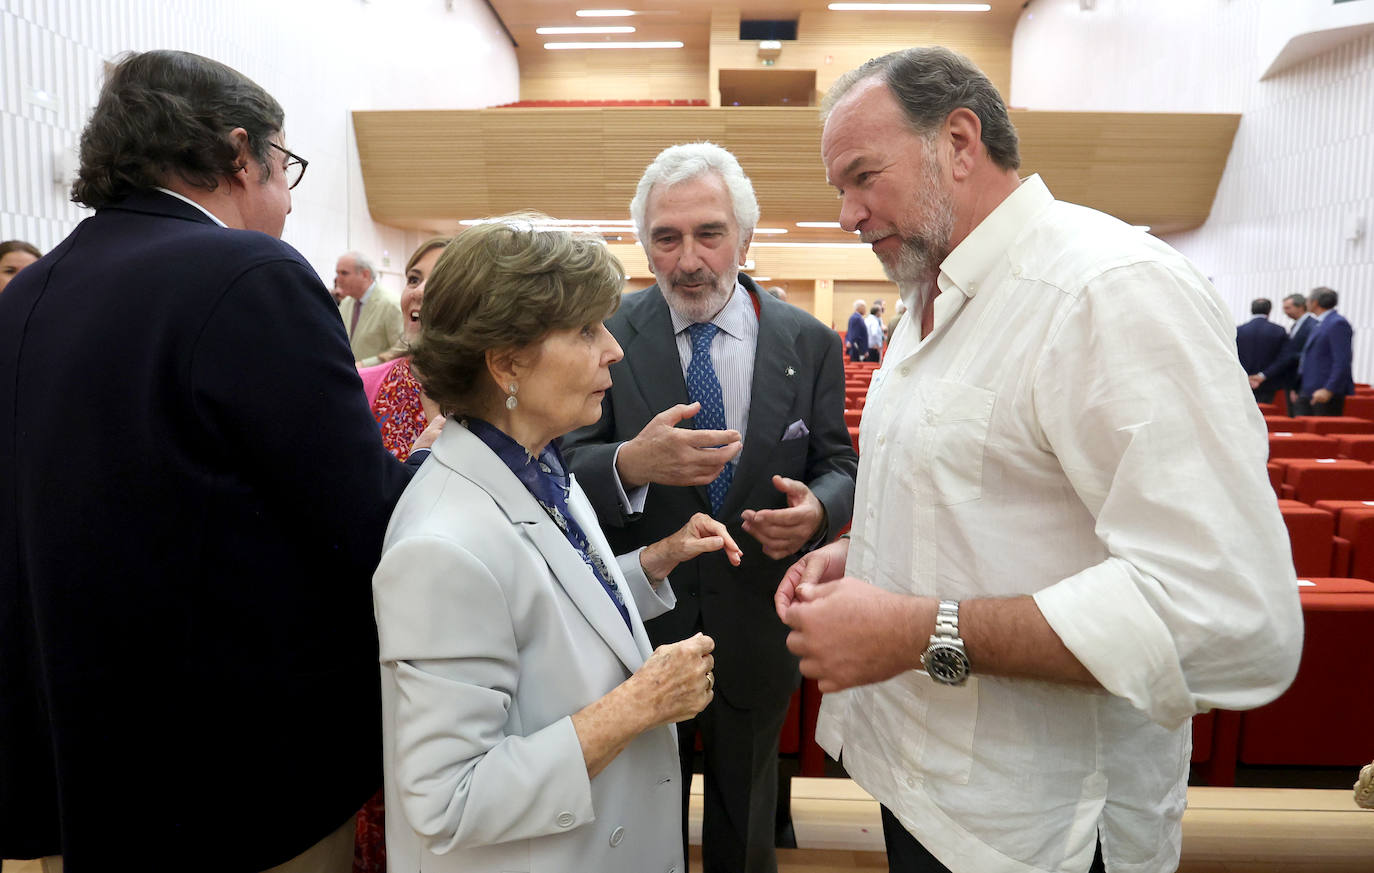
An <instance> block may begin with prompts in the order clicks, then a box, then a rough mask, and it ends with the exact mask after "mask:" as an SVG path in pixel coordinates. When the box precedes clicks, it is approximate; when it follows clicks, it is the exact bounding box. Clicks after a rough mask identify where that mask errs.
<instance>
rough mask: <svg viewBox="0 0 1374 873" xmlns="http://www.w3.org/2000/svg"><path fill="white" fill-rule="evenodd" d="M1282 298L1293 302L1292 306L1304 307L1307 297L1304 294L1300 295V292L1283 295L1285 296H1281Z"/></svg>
mask: <svg viewBox="0 0 1374 873" xmlns="http://www.w3.org/2000/svg"><path fill="white" fill-rule="evenodd" d="M1283 299H1284V300H1287V301H1288V302H1289V303H1291V304H1293V305H1294V306H1301V307H1304V308H1306V306H1307V297H1305V296H1304V295H1302V294H1289V295H1288V296H1287V297H1285V298H1283Z"/></svg>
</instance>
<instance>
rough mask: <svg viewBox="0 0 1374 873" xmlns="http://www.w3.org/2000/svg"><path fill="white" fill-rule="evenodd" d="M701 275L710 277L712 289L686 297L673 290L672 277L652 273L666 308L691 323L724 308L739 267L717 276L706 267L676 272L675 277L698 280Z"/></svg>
mask: <svg viewBox="0 0 1374 873" xmlns="http://www.w3.org/2000/svg"><path fill="white" fill-rule="evenodd" d="M702 277H707V278H709V279H710V284H711V288H712V290H711V291H710V292H709V293H706V294H702V295H700V296H697V297H687V296H686V295H683V294H679V293H678V292H677V291H675V290H673V288H674V286H673V281H672V277H664V276H659V275H658V274H657V273H655V274H654V278H655V279H657V280H658V288H659V290H660V291H662V292H663V299H664V300H667V301H668V308H670V309H672V310H673V312H676V313H677V314H678V316H679V317H681V318H685V319H687V320H688V321H691V322H693V323H701V322H707V321H710V320H711V319H713V318H715V317H716V313H717V312H720V311H721V310H722V309H724V308H725V304H726V303H728V302H729V301H730V297H731V295H733V294H734V293H735V282H736V281H737V280H738V277H739V268H738V267H736V268H735V269H733V270H729V271H727V272H726V273H725V274H723V275H720V276H717V275H715V274H714V273H712V272H711V271H710V270H707V269H706V268H704V267H703V268H702V269H700V270H697V271H696V272H695V273H690V274H681V273H680V274H678V276H677V278H678V279H679V280H681V279H695V280H700V279H701V278H702Z"/></svg>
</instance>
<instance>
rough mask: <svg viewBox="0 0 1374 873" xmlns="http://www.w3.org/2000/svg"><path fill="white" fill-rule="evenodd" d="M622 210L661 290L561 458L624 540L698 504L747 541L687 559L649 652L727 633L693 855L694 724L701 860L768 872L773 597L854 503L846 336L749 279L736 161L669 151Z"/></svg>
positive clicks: (688, 738) (657, 532) (709, 722)
mask: <svg viewBox="0 0 1374 873" xmlns="http://www.w3.org/2000/svg"><path fill="white" fill-rule="evenodd" d="M630 213H631V216H632V217H633V219H634V222H635V227H636V229H637V231H638V233H639V239H640V243H641V244H642V245H643V246H644V250H645V252H646V253H647V254H648V256H649V262H650V264H651V265H652V268H653V271H654V276H655V278H656V279H657V280H658V283H657V284H656V285H654V286H652V287H650V288H647V289H645V290H644V291H641V292H639V293H635V294H631V295H628V296H627V297H625V298H624V300H623V302H622V304H621V306H620V309H619V311H618V312H616V314H615V315H614V316H612V317H611V319H610V320H609V321H608V322H607V327H609V328H610V330H611V333H613V334H614V335H615V338H616V339H617V340H618V341H619V342H620V345H621V347H622V348H623V349H624V350H625V358H624V360H622V361H621V362H619V363H617V364H613V365H612V366H611V378H612V380H613V385H612V387H611V390H610V391H609V392H607V394H606V398H605V400H604V401H603V403H602V414H601V420H600V421H599V422H598V423H597V424H595V425H593V426H591V427H588V428H584V429H582V430H579V431H575V432H574V433H573V434H571V435H570V436H569V437H568V439H567V440H566V441H565V443H564V446H563V450H564V452H565V453H567V455H568V457H569V459H570V465H571V468H572V471H573V472H574V473H575V474H576V475H577V478H578V481H579V482H580V483H581V484H582V487H583V489H584V490H585V491H586V492H587V496H588V497H589V498H591V501H592V503H593V505H595V506H596V510H597V514H598V516H599V517H600V519H601V522H602V524H603V526H604V527H605V530H606V535H607V537H608V538H609V539H610V541H611V545H612V546H614V547H615V549H616V550H617V551H625V550H629V549H632V548H635V547H638V546H642V545H645V544H646V543H650V542H653V541H654V540H657V539H660V538H661V537H663V536H664V535H666V533H668V532H671V531H673V530H676V529H678V528H679V527H681V526H682V524H683V523H684V522H686V520H687V519H688V518H689V517H691V515H692V513H694V512H709V513H710V514H711V515H712V516H714V517H715V518H718V519H720V520H721V521H723V522H725V523H726V525H727V526H728V527H729V528H730V529H731V532H732V533H733V534H734V535H735V539H736V540H737V541H738V542H739V544H740V546H741V547H742V548H743V549H744V556H743V560H742V561H741V563H740V566H739V567H738V568H736V567H732V566H730V564H729V563H728V562H727V561H725V560H724V559H723V558H720V555H715V554H713V555H703V556H701V557H700V558H697V559H695V560H693V561H691V562H689V563H686V564H683V565H681V566H679V568H678V569H677V570H676V571H674V573H673V576H672V580H673V588H674V590H675V591H676V592H677V595H678V604H677V607H676V608H675V609H674V610H673V611H672V612H670V613H668V614H667V615H665V616H662V617H660V618H657V619H655V620H653V621H651V622H649V623H648V630H649V636H650V638H651V639H652V640H653V641H654V643H655V644H664V643H669V642H673V641H676V640H682V639H686V638H687V637H690V636H691V635H692V634H694V633H696V632H697V631H703V632H705V633H707V634H709V635H710V636H711V637H713V638H714V639H715V641H716V651H715V655H716V699H715V700H714V701H713V702H712V703H711V705H710V706H708V707H707V708H706V710H705V711H704V712H702V714H701V715H699V716H697V718H695V719H693V720H692V721H689V722H683V723H682V724H680V725H679V743H680V745H679V752H680V753H681V756H682V767H683V777H684V778H683V843H684V847H685V844H686V840H687V825H686V807H687V790H688V786H689V785H690V783H691V773H692V758H693V749H694V747H695V742H696V739H697V737H698V735H700V737H701V739H702V744H703V747H704V751H705V756H704V760H705V815H704V819H703V822H702V859H703V866H704V869H705V870H706V871H708V873H724V871H728V873H769V871H774V870H776V869H777V858H776V855H775V852H774V848H773V839H774V824H775V819H774V816H775V803H776V796H777V766H778V732H779V730H780V729H781V727H782V722H783V719H784V717H785V716H786V713H787V703H788V699H789V698H790V697H791V695H792V691H793V690H794V689H795V688H796V687H797V683H798V681H799V679H800V676H799V674H798V672H797V661H796V659H795V658H794V657H792V655H790V654H789V653H788V651H787V648H786V645H785V639H786V636H787V629H786V628H785V627H784V626H783V624H782V622H781V621H779V620H778V617H777V615H776V614H775V613H774V612H773V608H772V597H773V590H774V589H775V588H776V586H777V583H778V582H779V581H780V580H781V578H782V574H783V572H784V571H785V570H786V569H787V567H788V565H789V564H790V563H791V561H792V560H794V556H795V555H796V554H797V553H798V552H802V551H805V550H807V549H811V548H814V547H817V546H820V545H823V544H824V543H827V542H829V541H831V540H832V539H834V538H835V536H836V535H837V534H839V532H840V531H841V530H843V528H844V526H845V525H846V524H848V523H849V517H850V513H851V512H852V509H853V503H854V474H855V471H856V469H857V466H858V464H857V458H856V456H855V454H854V450H853V448H852V446H851V444H850V441H849V433H848V431H847V430H846V428H845V424H844V369H843V361H842V356H841V347H840V343H839V342H838V340H837V338H836V336H835V332H834V331H832V330H830V329H829V328H827V327H826V326H825V325H823V324H821V322H819V321H817V320H816V319H815V318H814V317H812V316H811V315H809V314H808V313H806V312H803V311H802V310H800V309H798V308H796V307H794V306H789V305H786V304H783V303H780V302H778V301H776V300H774V299H773V298H772V297H770V296H769V295H767V294H765V293H762V292H761V291H760V290H759V288H758V286H756V285H755V284H754V282H753V281H752V280H750V279H749V278H748V277H747V276H744V275H740V274H739V264H740V263H741V262H742V261H743V260H744V256H745V253H746V252H747V250H748V248H749V241H750V238H751V236H752V234H753V230H754V227H755V225H756V224H757V222H758V214H759V210H758V203H757V201H756V200H755V199H754V191H753V186H752V185H751V184H750V182H749V179H748V177H746V176H745V175H744V172H743V170H741V169H740V166H739V163H738V162H737V161H736V160H735V158H734V156H733V155H731V154H730V153H729V152H727V151H725V150H724V149H722V148H719V147H718V146H715V145H711V144H710V143H696V144H692V145H681V146H673V147H672V148H669V149H666V150H664V151H663V152H662V153H661V154H660V155H659V156H658V157H657V158H656V159H655V160H654V162H653V163H652V164H650V165H649V168H648V169H647V170H646V171H645V173H644V176H643V178H641V179H640V182H639V187H638V190H637V192H636V194H635V197H634V201H633V202H632V203H631V204H630ZM742 534H747V535H748V536H743V535H742ZM718 558H719V559H718Z"/></svg>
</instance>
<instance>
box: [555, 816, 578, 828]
mask: <svg viewBox="0 0 1374 873" xmlns="http://www.w3.org/2000/svg"><path fill="white" fill-rule="evenodd" d="M554 821H556V822H558V826H559V827H560V828H570V827H572V826H573V822H575V821H577V816H575V815H573V814H572V813H570V812H560V813H559V814H558V818H556V819H554Z"/></svg>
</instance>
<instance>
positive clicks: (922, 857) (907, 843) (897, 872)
mask: <svg viewBox="0 0 1374 873" xmlns="http://www.w3.org/2000/svg"><path fill="white" fill-rule="evenodd" d="M882 809H883V843H884V844H885V845H886V846H887V869H888V873H978V871H976V870H950V869H949V868H948V867H946V866H945V865H944V864H941V863H940V862H939V861H937V860H935V856H933V855H931V854H930V852H928V851H926V847H925V846H923V845H921V844H920V842H919V841H918V840H917V839H916V838H915V837H913V836H912V835H911V832H910V831H908V830H907V829H906V828H904V827H902V823H901V822H899V821H897V817H896V816H895V815H893V814H892V813H891V812H890V811H889V810H888V808H887V807H886V806H884V807H883V808H882ZM1106 871H1107V868H1106V866H1105V865H1104V864H1103V863H1102V841H1101V840H1099V841H1098V843H1097V851H1096V853H1095V854H1094V855H1093V863H1092V866H1090V867H1089V868H1088V873H1106Z"/></svg>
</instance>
